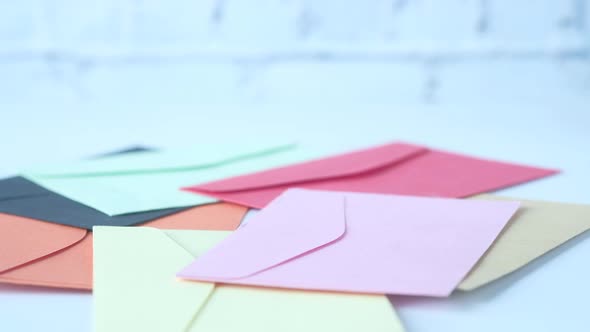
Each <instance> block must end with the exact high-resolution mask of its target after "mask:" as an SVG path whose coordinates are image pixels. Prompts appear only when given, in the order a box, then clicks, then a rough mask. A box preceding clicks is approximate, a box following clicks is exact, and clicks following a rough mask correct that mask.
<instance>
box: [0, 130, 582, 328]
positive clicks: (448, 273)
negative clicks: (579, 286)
mask: <svg viewBox="0 0 590 332" xmlns="http://www.w3.org/2000/svg"><path fill="white" fill-rule="evenodd" d="M556 173H557V171H556V170H553V169H546V168H539V167H532V166H526V165H520V164H514V163H508V162H500V161H494V160H489V159H483V158H479V157H473V156H466V155H461V154H457V153H452V152H447V151H441V150H436V149H432V148H429V147H425V146H419V145H415V144H409V143H403V142H397V143H390V144H385V145H381V146H377V147H370V148H366V149H362V150H357V151H352V152H350V151H345V152H342V151H337V150H335V149H329V148H325V147H320V146H305V145H299V144H293V143H289V142H287V143H285V144H276V145H261V144H247V143H244V144H233V145H227V146H222V145H216V144H209V145H206V146H202V147H198V148H193V149H182V150H177V151H156V150H151V149H144V148H133V149H127V150H123V151H118V152H115V153H110V154H107V155H102V156H99V157H95V158H90V159H87V160H83V161H80V162H77V163H69V164H63V165H51V166H46V167H36V168H33V169H31V170H27V171H25V172H23V173H22V174H21V175H19V176H16V177H12V178H7V179H3V180H0V243H1V245H2V248H0V283H13V284H24V285H37V286H43V287H56V288H64V289H66V288H72V289H82V290H89V291H90V290H92V291H93V296H94V301H95V306H94V310H95V320H94V321H95V331H97V332H101V331H129V330H144V331H227V330H237V329H240V330H252V331H254V330H255V331H277V330H280V331H301V330H306V329H307V330H311V329H313V330H318V329H329V330H336V329H337V330H343V331H359V330H362V329H364V330H371V331H403V330H404V328H403V326H402V324H401V322H400V320H399V318H398V317H397V316H396V314H395V311H394V308H393V307H392V306H391V304H390V302H389V301H388V300H387V297H386V295H391V294H401V295H409V296H427V297H448V296H452V294H453V292H455V291H471V290H474V289H476V288H478V287H481V286H483V285H485V284H488V283H490V282H493V281H494V280H496V279H498V278H501V277H503V276H505V275H507V274H509V273H511V272H513V271H515V270H517V269H519V268H521V267H523V266H524V265H526V264H528V263H529V262H531V261H533V260H534V259H536V258H538V257H539V256H541V255H543V254H544V253H546V252H548V251H550V250H552V249H553V248H555V247H557V246H559V245H561V244H562V243H564V242H566V241H568V240H569V239H571V238H573V237H575V236H577V235H579V234H581V233H583V232H585V231H586V230H588V229H589V228H590V206H586V205H573V204H565V203H555V202H540V201H530V200H524V199H520V198H506V197H499V196H494V195H490V194H486V193H489V192H491V191H494V190H497V189H501V188H505V187H508V186H513V185H518V184H521V183H525V182H528V181H532V180H536V179H540V178H543V177H546V176H550V175H554V174H556ZM248 209H260V210H259V211H257V212H254V213H253V214H252V215H251V216H250V217H249V218H247V220H246V221H244V216H245V215H246V212H247V211H248Z"/></svg>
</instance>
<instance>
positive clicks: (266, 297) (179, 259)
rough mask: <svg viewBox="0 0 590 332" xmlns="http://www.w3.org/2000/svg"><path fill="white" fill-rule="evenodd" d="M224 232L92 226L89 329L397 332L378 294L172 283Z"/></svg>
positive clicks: (389, 310) (393, 318)
mask: <svg viewBox="0 0 590 332" xmlns="http://www.w3.org/2000/svg"><path fill="white" fill-rule="evenodd" d="M228 234H229V232H222V231H184V230H182V231H174V230H160V229H155V228H149V227H108V226H102V227H95V228H94V310H95V331H96V332H107V331H108V332H116V331H142V332H149V331H157V332H161V331H170V332H174V331H201V332H210V331H220V332H221V331H242V332H248V331H255V332H264V331H273V332H275V331H281V332H288V331H294V332H295V331H296V332H302V331H339V332H346V331H351V332H358V331H388V332H397V331H403V327H402V325H401V323H400V321H399V319H398V317H397V316H396V314H395V312H394V310H393V308H392V306H391V304H390V303H389V301H388V300H387V298H386V297H385V296H381V295H363V294H340V293H322V292H309V291H297V290H281V289H270V288H254V287H242V286H229V285H215V284H212V283H200V282H188V281H180V280H178V279H176V278H175V274H176V272H177V271H178V270H180V269H181V268H182V267H184V266H186V265H187V264H189V263H190V262H191V261H192V260H194V258H195V257H196V256H198V255H200V254H201V253H203V252H205V251H206V250H208V249H209V248H211V247H212V246H214V245H215V244H216V243H218V242H219V241H221V240H222V239H223V238H224V237H225V236H226V235H228Z"/></svg>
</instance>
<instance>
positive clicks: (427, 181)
mask: <svg viewBox="0 0 590 332" xmlns="http://www.w3.org/2000/svg"><path fill="white" fill-rule="evenodd" d="M556 172H557V171H556V170H551V169H543V168H537V167H531V166H523V165H517V164H511V163H505V162H499V161H493V160H486V159H480V158H476V157H470V156H465V155H460V154H455V153H450V152H445V151H440V150H434V149H430V148H427V147H424V146H419V145H413V144H407V143H392V144H387V145H383V146H378V147H373V148H368V149H365V150H360V151H355V152H350V153H347V154H342V155H337V156H332V157H328V158H324V159H319V160H314V161H310V162H304V163H300V164H296V165H292V166H288V167H282V168H277V169H273V170H269V171H264V172H258V173H254V174H249V175H244V176H239V177H234V178H230V179H225V180H220V181H215V182H211V183H206V184H198V185H195V186H191V187H187V188H184V190H186V191H189V192H194V193H197V194H200V195H201V194H202V195H209V196H211V197H215V198H218V199H220V200H223V201H227V202H233V203H237V204H240V205H246V206H249V207H253V208H259V209H260V208H263V207H264V206H266V205H267V204H268V203H269V202H270V201H272V200H273V199H274V198H276V197H277V196H279V195H280V194H281V193H282V192H284V191H285V190H286V189H288V188H293V187H297V188H306V189H318V190H332V191H351V192H364V193H377V194H396V195H413V196H433V197H466V196H470V195H474V194H478V193H483V192H488V191H491V190H496V189H500V188H504V187H508V186H512V185H515V184H519V183H523V182H526V181H531V180H535V179H539V178H542V177H545V176H549V175H552V174H555V173H556ZM194 182H198V181H193V183H194Z"/></svg>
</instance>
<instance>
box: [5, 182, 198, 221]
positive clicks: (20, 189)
mask: <svg viewBox="0 0 590 332" xmlns="http://www.w3.org/2000/svg"><path fill="white" fill-rule="evenodd" d="M185 209H186V208H174V209H161V210H154V211H148V212H140V213H130V214H125V215H120V216H112V217H111V216H109V215H106V214H104V213H102V212H100V211H97V210H95V209H93V208H91V207H88V206H86V205H83V204H80V203H78V202H76V201H73V200H71V199H69V198H67V197H64V196H62V195H59V194H57V193H54V192H52V191H49V190H47V189H45V188H43V187H41V186H39V185H37V184H35V183H33V182H31V181H29V180H27V179H25V178H23V177H20V176H16V177H11V178H7V179H2V180H0V213H6V214H11V215H16V216H21V217H27V218H31V219H37V220H43V221H48V222H52V223H57V224H62V225H67V226H74V227H78V228H85V229H88V230H92V226H95V225H107V226H131V225H136V224H141V223H144V222H147V221H150V220H154V219H157V218H161V217H164V216H167V215H171V214H174V213H178V212H180V211H183V210H185Z"/></svg>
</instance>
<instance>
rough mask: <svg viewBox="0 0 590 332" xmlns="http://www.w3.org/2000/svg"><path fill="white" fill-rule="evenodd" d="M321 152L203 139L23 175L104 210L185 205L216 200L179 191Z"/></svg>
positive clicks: (113, 212) (120, 211)
mask: <svg viewBox="0 0 590 332" xmlns="http://www.w3.org/2000/svg"><path fill="white" fill-rule="evenodd" d="M322 154H323V150H322V149H321V148H306V149H302V148H299V147H298V146H297V145H295V144H277V145H269V144H266V145H261V144H252V143H241V142H237V143H235V144H231V145H228V144H225V145H223V144H215V143H208V144H203V145H202V146H199V147H198V148H193V149H182V150H171V151H156V152H145V153H134V154H127V155H119V156H114V157H110V158H103V159H96V160H85V161H82V162H78V163H74V164H66V165H55V166H52V167H49V166H48V167H45V168H39V169H35V170H31V171H28V172H25V177H26V178H27V179H29V180H31V181H33V182H35V183H37V184H39V185H41V186H43V187H45V188H46V189H49V190H51V191H54V192H57V193H59V194H61V195H63V196H65V197H67V198H69V199H71V200H74V201H76V202H79V203H82V204H84V205H87V206H89V207H92V208H94V209H97V210H99V211H101V212H104V213H106V214H108V215H111V216H112V215H121V214H127V213H135V212H145V211H152V210H160V209H168V208H177V207H186V206H193V205H201V204H208V203H211V202H214V201H216V200H215V199H213V198H210V197H206V196H197V195H191V194H189V193H186V192H182V191H180V190H179V188H180V187H181V186H184V185H186V184H188V183H192V182H193V181H199V182H209V181H214V180H218V179H222V178H226V177H231V176H236V175H240V174H246V173H251V172H256V171H259V170H263V169H268V168H272V167H277V166H283V165H287V164H290V163H293V162H300V161H302V160H308V159H309V158H313V157H317V156H319V155H322Z"/></svg>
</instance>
